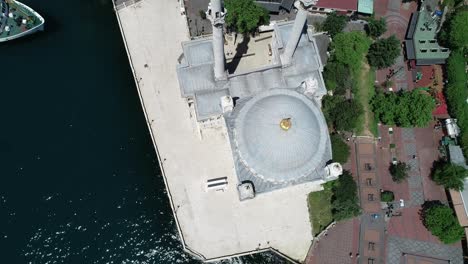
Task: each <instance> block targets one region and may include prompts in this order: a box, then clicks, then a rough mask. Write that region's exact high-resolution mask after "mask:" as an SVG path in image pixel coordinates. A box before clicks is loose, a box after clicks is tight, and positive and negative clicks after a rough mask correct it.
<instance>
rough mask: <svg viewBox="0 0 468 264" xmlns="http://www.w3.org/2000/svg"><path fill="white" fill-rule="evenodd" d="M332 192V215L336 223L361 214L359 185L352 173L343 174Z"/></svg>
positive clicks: (335, 183)
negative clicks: (358, 193) (358, 194)
mask: <svg viewBox="0 0 468 264" xmlns="http://www.w3.org/2000/svg"><path fill="white" fill-rule="evenodd" d="M332 192H333V196H332V214H333V217H334V219H335V220H336V221H340V220H344V219H348V218H352V217H354V216H357V215H359V214H360V213H361V208H360V207H359V199H358V196H357V184H356V182H355V181H354V179H353V176H352V175H351V173H350V172H348V171H344V172H343V174H342V175H341V176H340V177H339V178H338V179H337V180H336V181H335V182H334V184H333V187H332Z"/></svg>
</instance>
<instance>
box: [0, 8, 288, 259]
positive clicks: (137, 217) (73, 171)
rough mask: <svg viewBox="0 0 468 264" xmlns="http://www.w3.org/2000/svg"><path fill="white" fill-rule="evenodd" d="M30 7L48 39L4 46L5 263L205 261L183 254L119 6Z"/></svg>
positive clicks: (0, 94)
mask: <svg viewBox="0 0 468 264" xmlns="http://www.w3.org/2000/svg"><path fill="white" fill-rule="evenodd" d="M152 1H157V0H152ZM22 2H23V3H25V4H27V5H29V6H30V7H31V8H33V9H35V10H36V11H38V12H39V13H41V14H42V15H43V16H44V18H45V19H46V30H45V32H42V33H39V34H34V35H32V36H29V37H26V38H23V39H19V40H16V41H11V42H8V43H3V44H0V252H1V254H0V263H5V264H16V263H83V264H87V263H199V262H198V261H197V260H195V259H192V258H191V257H190V256H189V255H187V254H185V253H184V252H183V251H182V247H181V245H180V242H179V238H178V234H177V231H176V227H175V223H174V220H173V217H172V213H171V209H170V206H169V201H168V198H167V195H166V193H165V189H164V183H163V180H162V178H161V175H160V173H159V168H158V163H157V159H156V156H155V152H154V150H153V147H152V142H151V139H150V136H149V133H148V129H147V127H146V124H145V119H144V115H143V112H142V109H141V106H140V102H139V99H138V95H137V91H136V88H135V84H134V81H133V77H132V74H131V71H130V67H129V63H128V60H127V57H126V54H125V50H124V47H123V44H122V40H121V35H120V32H119V29H118V26H117V22H116V19H115V15H114V12H113V9H112V3H111V0H67V1H63V0H23V1H22ZM237 262H242V263H279V262H283V261H281V260H280V259H278V258H275V257H274V256H272V255H271V254H262V255H257V256H249V257H244V258H241V259H238V260H237Z"/></svg>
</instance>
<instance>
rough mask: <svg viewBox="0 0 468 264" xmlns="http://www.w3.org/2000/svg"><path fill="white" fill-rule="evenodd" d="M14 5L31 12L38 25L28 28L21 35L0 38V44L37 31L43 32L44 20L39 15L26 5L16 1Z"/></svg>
mask: <svg viewBox="0 0 468 264" xmlns="http://www.w3.org/2000/svg"><path fill="white" fill-rule="evenodd" d="M15 4H17V5H18V6H21V7H22V8H24V9H27V10H28V11H29V12H31V13H32V14H33V15H34V16H35V17H36V18H37V19H39V21H40V23H39V24H38V25H36V26H34V27H33V28H30V29H28V30H26V31H24V32H21V33H18V34H15V35H12V36H8V37H0V42H6V41H9V40H14V39H17V38H21V37H24V36H27V35H30V34H33V33H36V32H38V31H43V30H44V24H45V20H44V18H43V17H42V16H41V15H39V13H37V12H36V11H34V10H33V9H32V8H30V7H29V6H27V5H25V4H23V3H20V2H18V1H15Z"/></svg>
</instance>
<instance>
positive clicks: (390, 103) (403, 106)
mask: <svg viewBox="0 0 468 264" xmlns="http://www.w3.org/2000/svg"><path fill="white" fill-rule="evenodd" d="M371 106H372V108H373V111H374V114H375V115H376V116H377V117H378V118H379V119H380V121H382V123H384V124H386V125H394V124H396V125H398V126H401V127H425V126H427V125H428V124H429V122H430V121H431V120H432V110H433V109H434V108H435V103H434V101H433V99H432V97H431V96H430V95H428V94H426V93H423V92H421V91H418V90H412V91H410V92H403V91H400V92H398V93H393V92H390V93H382V92H379V93H377V94H376V95H375V96H374V97H373V98H372V100H371Z"/></svg>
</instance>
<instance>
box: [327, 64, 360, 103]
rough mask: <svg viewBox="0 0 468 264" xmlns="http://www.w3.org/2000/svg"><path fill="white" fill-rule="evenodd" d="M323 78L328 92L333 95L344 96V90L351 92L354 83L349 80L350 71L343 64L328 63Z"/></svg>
mask: <svg viewBox="0 0 468 264" xmlns="http://www.w3.org/2000/svg"><path fill="white" fill-rule="evenodd" d="M323 78H324V80H325V85H326V87H327V89H328V90H332V91H333V93H334V94H337V95H344V94H345V93H346V89H351V90H353V88H354V87H353V84H354V82H353V81H352V80H351V71H350V69H349V67H348V66H346V65H344V64H343V63H339V62H334V61H330V62H328V63H327V65H326V66H325V68H324V71H323Z"/></svg>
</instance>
